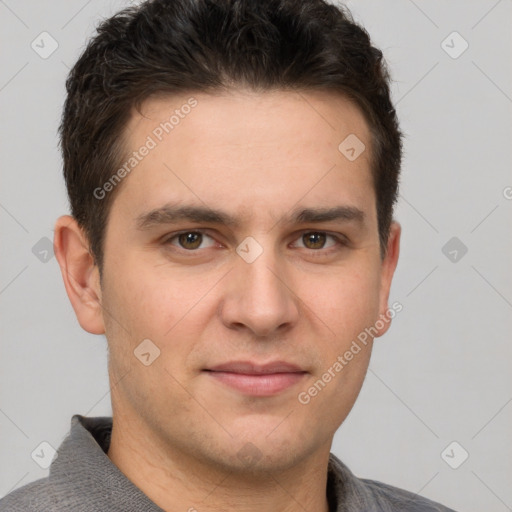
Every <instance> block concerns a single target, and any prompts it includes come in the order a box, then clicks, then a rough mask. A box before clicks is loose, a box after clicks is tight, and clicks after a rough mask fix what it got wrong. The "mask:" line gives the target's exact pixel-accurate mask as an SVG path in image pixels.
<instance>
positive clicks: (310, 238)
mask: <svg viewBox="0 0 512 512" xmlns="http://www.w3.org/2000/svg"><path fill="white" fill-rule="evenodd" d="M326 238H327V236H326V234H325V233H315V232H311V233H305V234H304V235H302V243H303V244H304V246H305V247H307V248H308V249H322V248H323V247H324V245H325V241H326Z"/></svg>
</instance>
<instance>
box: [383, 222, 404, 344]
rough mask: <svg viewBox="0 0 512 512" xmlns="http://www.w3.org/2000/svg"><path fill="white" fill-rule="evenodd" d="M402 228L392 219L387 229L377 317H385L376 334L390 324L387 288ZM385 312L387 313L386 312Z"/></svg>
mask: <svg viewBox="0 0 512 512" xmlns="http://www.w3.org/2000/svg"><path fill="white" fill-rule="evenodd" d="M401 232H402V228H401V226H400V224H399V223H398V222H396V221H393V222H392V223H391V226H390V230H389V237H388V244H387V252H386V256H385V257H384V259H383V260H382V263H381V265H382V266H381V282H380V298H379V319H386V321H382V322H381V323H383V324H384V326H383V327H382V328H381V329H379V331H378V334H377V336H382V335H383V334H384V333H385V332H386V331H387V330H388V329H389V326H390V325H391V319H390V315H389V313H387V311H388V309H389V306H388V301H389V290H390V288H391V281H392V280H393V275H394V273H395V269H396V265H397V263H398V255H399V253H400V235H401ZM386 313H387V314H386Z"/></svg>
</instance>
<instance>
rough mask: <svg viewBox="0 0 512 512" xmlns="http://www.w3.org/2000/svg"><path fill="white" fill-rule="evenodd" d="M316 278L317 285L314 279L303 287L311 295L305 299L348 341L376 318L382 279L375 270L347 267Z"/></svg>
mask: <svg viewBox="0 0 512 512" xmlns="http://www.w3.org/2000/svg"><path fill="white" fill-rule="evenodd" d="M315 281H316V284H315V287H314V288H313V287H312V286H311V279H308V282H309V285H308V284H306V285H305V286H304V287H303V288H302V290H303V291H302V296H304V297H307V299H306V298H305V299H304V301H305V302H306V304H308V305H309V306H310V307H311V309H312V310H313V311H314V312H315V313H316V314H317V315H318V317H319V318H320V319H322V320H323V321H324V322H325V324H326V325H327V326H328V327H329V328H330V330H331V331H334V333H336V335H337V336H338V337H341V338H342V339H343V340H346V339H347V338H350V337H353V336H357V334H358V333H359V332H360V331H361V330H363V329H364V328H365V327H367V326H368V325H369V324H371V323H373V322H374V321H375V319H376V317H377V316H378V310H379V280H378V275H377V273H376V272H375V271H374V270H373V269H370V268H368V267H367V268H366V269H364V270H360V271H357V270H354V269H350V270H349V269H346V270H343V271H340V272H338V273H336V274H334V275H333V274H329V275H328V276H323V277H322V279H318V278H317V279H315ZM312 289H314V290H315V292H314V293H312V292H311V290H312ZM308 290H309V291H308Z"/></svg>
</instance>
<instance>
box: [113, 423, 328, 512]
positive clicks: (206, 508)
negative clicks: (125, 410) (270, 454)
mask: <svg viewBox="0 0 512 512" xmlns="http://www.w3.org/2000/svg"><path fill="white" fill-rule="evenodd" d="M123 419H125V418H123V417H118V415H114V421H113V429H112V436H111V441H110V447H109V450H108V457H109V458H110V459H111V461H112V462H113V463H114V464H115V465H116V466H117V467H118V468H119V469H120V470H121V472H122V473H123V474H124V475H125V476H126V477H127V478H128V479H129V480H130V481H131V482H132V483H133V484H135V485H136V486H137V487H138V488H139V489H140V490H141V491H142V492H143V493H144V494H146V496H148V498H149V499H151V500H152V501H153V502H154V503H155V504H156V505H158V506H159V507H160V508H161V509H163V510H165V511H167V512H175V511H177V510H182V511H187V512H219V511H221V510H222V511H225V510H236V511H237V512H274V511H276V510H279V511H281V512H299V511H300V512H303V511H304V510H308V511H311V512H329V506H328V502H327V496H326V486H327V465H328V461H329V451H330V446H328V447H325V449H323V450H322V452H321V453H314V454H312V455H311V456H309V457H306V458H305V459H304V460H301V461H300V462H298V463H297V464H296V465H294V466H293V467H292V468H289V469H287V470H285V471H279V472H275V473H271V472H265V473H264V474H260V473H255V472H252V473H250V472H243V473H242V472H240V471H233V470H232V471H230V470H229V468H223V467H219V466H218V465H215V464H213V463H211V462H205V461H204V460H200V459H199V458H196V457H194V456H193V455H191V454H189V453H188V454H187V453H183V452H182V451H180V450H179V448H178V447H175V446H163V445H162V443H160V442H159V441H158V439H155V438H156V436H155V434H153V433H151V432H150V431H149V429H148V428H145V426H144V425H143V423H142V422H141V421H139V420H132V419H131V418H130V421H123ZM125 420H126V419H125Z"/></svg>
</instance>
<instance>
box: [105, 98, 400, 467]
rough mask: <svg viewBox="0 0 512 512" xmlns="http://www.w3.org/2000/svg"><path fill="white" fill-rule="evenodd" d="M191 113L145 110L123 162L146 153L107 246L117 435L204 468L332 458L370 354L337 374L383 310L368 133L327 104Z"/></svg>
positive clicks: (345, 108) (220, 104)
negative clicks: (142, 436)
mask: <svg viewBox="0 0 512 512" xmlns="http://www.w3.org/2000/svg"><path fill="white" fill-rule="evenodd" d="M193 97H194V98H195V100H196V101H197V105H196V106H194V107H193V108H191V109H188V108H186V109H181V110H180V107H181V106H182V105H183V104H185V103H186V102H187V99H188V98H189V97H188V96H185V97H180V98H176V97H175V98H170V99H169V98H168V99H158V100H157V99H152V100H149V101H147V102H146V103H145V104H144V105H143V108H142V114H143V115H142V116H141V115H139V114H134V115H133V117H132V119H131V122H130V124H129V126H128V127H127V130H126V145H127V147H128V148H129V153H130V154H131V152H132V151H136V150H137V151H138V149H139V148H140V147H141V146H143V145H149V146H153V144H152V143H151V142H149V143H148V140H149V139H148V136H150V138H151V139H152V140H153V142H154V143H155V147H152V148H151V149H150V150H149V151H148V152H147V155H146V156H145V157H143V158H141V160H140V162H138V164H137V166H136V167H135V168H134V169H133V170H132V171H131V173H130V174H129V175H128V176H127V177H125V178H124V182H123V183H122V184H121V185H118V186H121V189H120V190H119V194H118V195H117V196H116V198H115V200H114V202H113V205H112V209H111V212H110V215H109V221H108V226H107V230H106V237H105V246H104V267H103V281H102V289H101V301H102V306H103V318H104V324H105V330H106V335H107V338H108V343H109V349H110V358H109V368H110V376H111V383H112V386H113V390H112V400H113V411H114V422H115V418H116V414H118V417H121V416H124V417H125V418H128V419H129V420H130V421H132V422H133V423H132V424H136V425H138V426H140V428H142V429H144V430H145V433H149V434H150V435H151V436H153V441H154V442H155V443H157V444H158V445H160V446H161V448H162V449H163V450H166V449H168V450H170V451H172V452H174V453H176V452H178V451H179V452H181V453H186V454H188V455H189V456H190V455H191V456H193V457H197V458H198V459H200V460H201V461H202V462H203V463H212V464H214V465H216V466H219V465H220V466H222V467H226V468H231V469H240V468H242V467H244V466H245V465H246V464H247V463H248V461H249V463H250V464H251V467H252V468H253V469H257V468H260V469H261V470H266V469H268V468H273V469H274V470H275V469H278V468H282V469H285V468H288V467H291V466H292V465H293V464H296V463H297V461H300V460H302V459H304V458H305V457H307V456H309V455H311V454H312V453H314V452H318V451H322V452H325V453H328V451H329V449H330V445H331V441H332V437H333V435H334V432H335V431H336V429H337V428H338V427H339V425H340V424H341V422H342V421H343V420H344V419H345V417H346V416H347V415H348V413H349V411H350V409H351V408H352V406H353V404H354V401H355V399H356V397H357V394H358V393H359V390H360V388H361V385H362V382H363V379H364V375H365V372H366V370H367V366H368V362H369V357H370V352H371V340H369V341H368V342H367V344H366V345H362V344H361V343H359V345H360V347H361V350H360V351H359V352H358V353H357V354H355V355H354V356H353V358H352V359H351V360H350V361H345V363H346V364H344V365H343V368H342V369H341V370H339V366H338V367H337V368H338V371H335V370H333V365H335V363H336V361H339V360H338V356H343V354H344V353H345V352H346V351H347V350H349V348H350V347H351V345H352V342H353V341H354V340H356V339H357V336H358V335H359V334H360V333H361V332H362V331H364V329H365V328H367V327H370V326H373V325H374V324H375V323H376V321H377V320H378V319H379V315H381V314H384V313H385V311H386V309H387V296H388V292H389V285H390V279H391V275H392V272H393V270H394V262H393V261H391V262H388V260H387V259H385V260H384V261H382V260H381V258H380V248H379V236H378V230H377V217H376V206H375V192H374V189H373V184H372V179H371V174H370V167H369V166H370V163H369V159H370V136H369V130H368V127H367V125H366V123H365V121H364V119H363V116H362V115H361V113H360V112H359V110H358V109H357V108H356V107H354V106H353V105H351V104H350V103H349V102H347V101H346V100H345V99H343V98H341V97H338V96H335V95H330V94H327V93H325V94H320V93H302V94H298V93H293V92H273V93H263V94H256V93H249V92H246V93H243V92H236V93H232V94H229V95H228V94H226V95H222V96H220V95H219V96H213V95H207V94H194V95H193ZM176 109H178V110H180V112H181V114H182V116H180V120H179V122H178V123H175V125H174V127H173V128H172V129H171V130H169V133H165V131H163V133H161V132H162V130H160V131H159V130H158V126H159V125H160V123H161V122H165V121H167V120H169V118H170V116H171V115H172V114H173V112H174V111H175V110H176ZM183 112H189V113H187V114H186V115H183ZM175 121H176V119H174V122H175ZM155 130H156V131H155ZM155 134H157V135H159V136H160V138H161V140H159V137H158V136H157V135H155ZM350 134H355V135H356V136H357V138H358V139H359V140H360V141H362V142H363V143H364V144H365V146H366V150H365V151H363V152H362V154H361V155H360V156H359V157H358V158H356V159H355V160H353V161H351V159H349V158H347V157H346V154H348V155H349V156H352V152H351V151H349V152H348V153H345V154H343V153H342V152H340V150H339V149H338V146H339V144H340V143H341V142H342V141H343V140H344V139H345V138H346V137H347V136H349V135H350ZM349 140H354V139H349ZM143 152H144V151H143ZM128 156H129V155H128ZM139 156H140V154H139ZM127 158H128V157H127ZM166 208H167V209H169V210H171V211H174V212H175V210H176V209H179V208H181V209H185V210H180V211H181V213H182V214H181V215H174V214H171V212H169V211H167V210H165V209H166ZM193 208H198V209H203V210H204V209H208V210H209V211H210V210H215V211H220V212H222V213H223V215H224V217H222V216H220V217H219V216H217V217H216V216H210V217H208V218H206V217H204V211H203V212H197V211H196V212H192V210H191V209H193ZM334 209H338V210H336V211H335V210H334ZM303 210H308V211H307V212H305V213H304V212H303ZM151 212H153V213H151ZM301 212H303V213H302V216H299V214H300V213H301ZM333 212H334V213H335V215H332V213H333ZM175 213H176V212H175ZM191 213H194V215H192V216H191V215H190V214H191ZM326 213H327V214H329V213H330V214H331V215H330V216H329V215H324V214H326ZM202 214H203V215H202ZM201 215H202V216H201ZM227 218H229V219H230V221H229V222H225V219H227ZM231 221H232V222H231ZM187 233H188V235H187ZM180 234H181V236H179V235H180ZM395 234H396V233H395ZM393 236H394V235H393ZM397 236H398V235H397ZM248 237H249V238H248ZM395 238H396V237H395ZM385 329H386V328H383V329H380V331H379V334H382V333H383V332H384V331H385ZM143 340H151V342H147V341H146V342H145V345H142V346H141V347H142V348H138V347H139V345H140V344H141V342H143ZM154 347H158V349H159V351H160V355H159V357H157V358H156V359H154V360H153V358H154V357H155V355H156V354H157V351H156V349H155V348H154ZM134 351H135V353H136V354H138V356H139V357H137V356H136V355H135V354H134ZM141 352H142V353H144V354H146V355H143V356H141ZM148 354H149V355H148ZM141 359H142V361H143V362H146V363H149V362H150V361H152V360H153V361H152V362H151V364H148V365H146V364H143V362H141ZM274 363H275V364H274ZM286 365H290V366H286ZM292 365H293V367H292ZM330 368H331V373H330V375H331V377H332V378H331V379H327V378H326V377H324V378H323V377H322V376H323V375H325V373H326V372H328V370H329V369H330ZM265 372H270V374H267V375H263V374H264V373H265ZM248 374H251V375H248ZM322 378H323V381H322V382H323V383H324V385H323V386H322V385H319V384H318V381H319V380H322ZM326 380H328V382H325V381H326ZM315 382H316V383H317V387H316V389H317V393H315V392H312V393H309V392H308V390H309V389H310V388H311V387H312V386H314V384H315ZM304 392H306V394H307V396H309V398H310V399H309V400H307V397H306V395H305V393H304ZM301 393H302V394H301ZM299 396H302V397H303V398H302V400H299ZM304 402H307V403H304ZM249 442H250V443H251V445H247V444H246V443H249Z"/></svg>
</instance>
